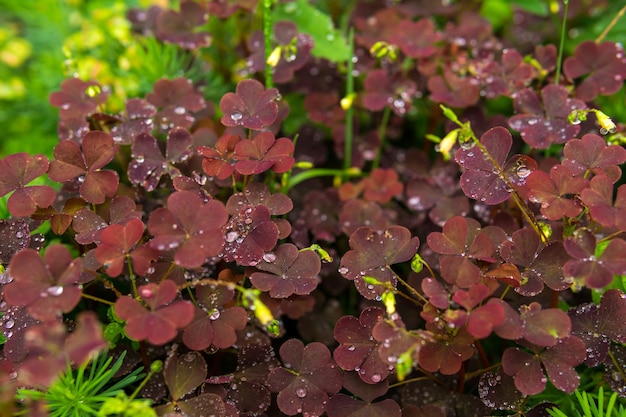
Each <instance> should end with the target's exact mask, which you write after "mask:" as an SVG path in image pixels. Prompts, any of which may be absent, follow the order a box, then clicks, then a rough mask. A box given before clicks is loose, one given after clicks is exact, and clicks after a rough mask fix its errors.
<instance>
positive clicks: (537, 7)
mask: <svg viewBox="0 0 626 417" xmlns="http://www.w3.org/2000/svg"><path fill="white" fill-rule="evenodd" d="M513 4H516V5H517V6H518V7H519V8H520V9H522V10H526V11H527V12H530V13H533V14H536V15H539V16H547V15H548V14H549V13H550V10H549V9H548V2H546V1H545V0H513Z"/></svg>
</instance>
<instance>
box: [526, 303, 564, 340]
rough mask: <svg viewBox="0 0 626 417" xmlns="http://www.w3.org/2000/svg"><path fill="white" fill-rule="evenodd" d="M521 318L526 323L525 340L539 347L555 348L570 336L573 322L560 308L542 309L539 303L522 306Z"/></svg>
mask: <svg viewBox="0 0 626 417" xmlns="http://www.w3.org/2000/svg"><path fill="white" fill-rule="evenodd" d="M520 316H521V318H522V320H523V321H524V338H525V339H526V340H528V341H529V342H530V343H533V344H535V345H538V346H554V345H556V344H557V343H558V341H559V340H561V339H564V338H566V337H567V336H569V335H570V331H571V329H572V322H571V320H570V318H569V316H568V315H567V313H565V312H564V311H562V310H559V309H558V308H547V309H542V308H541V305H540V304H539V303H537V302H532V303H530V304H529V305H528V306H522V308H521V311H520Z"/></svg>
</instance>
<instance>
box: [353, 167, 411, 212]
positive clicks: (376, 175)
mask: <svg viewBox="0 0 626 417" xmlns="http://www.w3.org/2000/svg"><path fill="white" fill-rule="evenodd" d="M363 189H364V193H363V197H364V198H365V200H367V201H375V202H377V203H381V204H385V203H388V202H389V201H390V200H391V199H392V198H393V197H395V196H398V195H400V194H402V191H403V189H404V186H403V185H402V183H401V182H400V181H398V174H397V173H396V171H394V170H393V169H383V168H376V169H374V170H373V171H372V172H371V173H370V175H369V176H368V177H367V178H365V179H363Z"/></svg>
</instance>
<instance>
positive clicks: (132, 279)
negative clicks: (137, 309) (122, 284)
mask: <svg viewBox="0 0 626 417" xmlns="http://www.w3.org/2000/svg"><path fill="white" fill-rule="evenodd" d="M126 264H127V265H128V275H129V276H130V283H131V285H132V286H133V295H134V296H135V297H138V296H139V291H138V290H137V280H136V279H135V273H134V272H133V262H132V260H131V259H130V254H129V253H127V254H126Z"/></svg>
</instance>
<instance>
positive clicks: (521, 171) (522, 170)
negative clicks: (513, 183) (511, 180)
mask: <svg viewBox="0 0 626 417" xmlns="http://www.w3.org/2000/svg"><path fill="white" fill-rule="evenodd" d="M515 172H516V174H517V176H518V177H520V178H522V179H524V178H526V177H528V176H529V175H530V173H531V172H532V170H531V169H530V168H528V167H527V166H526V165H523V164H522V165H519V166H518V167H517V169H516V170H515Z"/></svg>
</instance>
